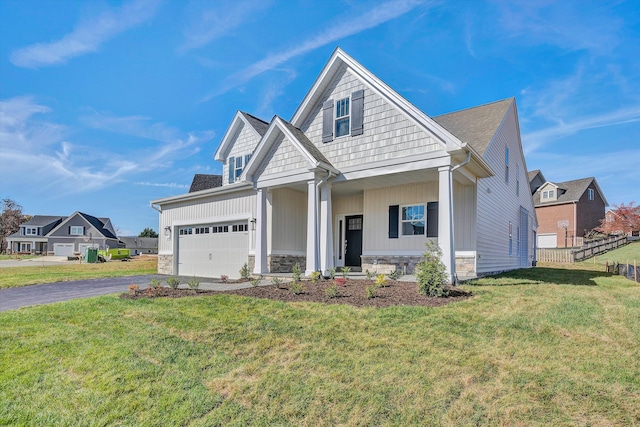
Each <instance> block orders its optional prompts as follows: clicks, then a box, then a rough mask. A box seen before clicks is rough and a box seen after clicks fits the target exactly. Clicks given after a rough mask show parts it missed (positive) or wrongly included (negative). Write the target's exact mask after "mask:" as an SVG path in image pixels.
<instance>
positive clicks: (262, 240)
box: [253, 188, 268, 274]
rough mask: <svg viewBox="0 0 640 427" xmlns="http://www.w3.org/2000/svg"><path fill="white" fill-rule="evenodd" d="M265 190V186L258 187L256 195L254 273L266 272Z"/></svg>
mask: <svg viewBox="0 0 640 427" xmlns="http://www.w3.org/2000/svg"><path fill="white" fill-rule="evenodd" d="M267 191H268V190H267V189H266V188H259V189H258V194H257V197H256V200H257V209H256V250H255V265H254V267H253V272H254V273H255V274H264V273H266V272H267Z"/></svg>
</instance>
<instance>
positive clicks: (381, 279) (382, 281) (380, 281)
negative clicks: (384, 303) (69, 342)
mask: <svg viewBox="0 0 640 427" xmlns="http://www.w3.org/2000/svg"><path fill="white" fill-rule="evenodd" d="M376 286H377V287H379V288H384V287H385V286H387V276H385V275H384V274H378V275H377V276H376Z"/></svg>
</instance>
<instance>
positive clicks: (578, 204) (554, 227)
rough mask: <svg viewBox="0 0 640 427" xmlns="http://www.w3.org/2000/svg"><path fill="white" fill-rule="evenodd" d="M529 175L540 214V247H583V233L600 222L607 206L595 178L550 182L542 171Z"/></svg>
mask: <svg viewBox="0 0 640 427" xmlns="http://www.w3.org/2000/svg"><path fill="white" fill-rule="evenodd" d="M528 177H529V186H530V189H531V194H532V196H533V203H534V206H535V210H536V216H537V217H538V236H537V247H539V248H567V247H575V246H582V241H583V238H584V236H585V235H586V234H587V233H588V232H589V231H591V230H593V229H594V228H595V227H598V226H599V225H600V220H601V219H603V218H604V217H605V207H606V206H607V205H608V203H607V199H606V198H605V197H604V194H603V192H602V190H601V189H600V186H599V185H598V182H597V181H596V179H595V178H593V177H590V178H582V179H576V180H573V181H566V182H551V181H547V180H546V179H545V178H544V175H542V172H540V171H539V170H534V171H531V172H529V175H528Z"/></svg>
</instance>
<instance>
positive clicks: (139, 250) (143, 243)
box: [118, 236, 158, 255]
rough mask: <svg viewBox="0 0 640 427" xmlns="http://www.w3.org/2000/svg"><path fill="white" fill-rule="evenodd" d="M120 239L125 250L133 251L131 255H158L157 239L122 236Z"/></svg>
mask: <svg viewBox="0 0 640 427" xmlns="http://www.w3.org/2000/svg"><path fill="white" fill-rule="evenodd" d="M118 238H119V239H120V242H122V244H124V248H125V249H129V250H130V251H131V255H142V254H157V253H158V238H157V237H137V236H120V237H118Z"/></svg>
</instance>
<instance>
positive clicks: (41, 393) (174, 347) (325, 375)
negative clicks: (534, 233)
mask: <svg viewBox="0 0 640 427" xmlns="http://www.w3.org/2000/svg"><path fill="white" fill-rule="evenodd" d="M464 288H465V289H467V290H471V291H472V292H473V293H474V294H475V297H474V298H472V299H470V300H466V301H464V302H459V303H455V304H450V305H446V306H442V307H438V308H421V307H393V308H385V309H361V308H354V307H350V306H344V305H326V306H325V305H322V304H312V303H292V304H287V303H281V302H274V301H269V300H259V299H251V298H243V297H238V296H231V295H217V296H207V297H193V298H182V299H154V300H135V301H133V300H122V299H119V298H117V297H116V296H106V297H98V298H91V299H85V300H74V301H69V302H66V303H59V304H52V305H47V306H39V307H30V308H25V309H20V310H15V311H8V312H4V313H0V425H4V424H8V425H56V426H57V425H135V426H153V425H157V426H166V425H189V426H210V425H225V426H226V425H237V426H245V425H296V426H297V425H309V426H316V425H320V426H321V425H398V426H404V425H452V426H453V425H456V426H458V425H509V426H512V425H515V426H518V425H520V426H535V425H554V426H558V425H567V426H569V425H572V426H573V425H636V424H640V363H638V361H639V360H640V286H638V285H637V284H634V283H633V282H631V281H627V280H626V279H624V278H622V277H614V276H609V275H607V274H605V273H602V272H597V271H580V270H573V271H572V270H562V269H557V268H540V269H531V270H525V271H522V270H521V271H517V272H511V273H508V274H505V275H502V276H499V277H497V278H487V279H481V280H478V281H476V282H474V283H473V284H470V285H465V286H464Z"/></svg>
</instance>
